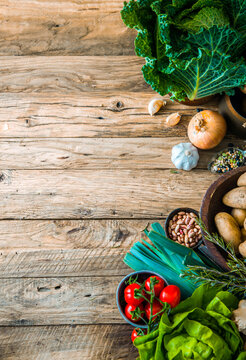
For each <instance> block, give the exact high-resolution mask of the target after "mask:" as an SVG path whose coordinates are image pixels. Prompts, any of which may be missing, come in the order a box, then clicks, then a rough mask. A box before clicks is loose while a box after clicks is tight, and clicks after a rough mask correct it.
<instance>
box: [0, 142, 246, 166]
mask: <svg viewBox="0 0 246 360" xmlns="http://www.w3.org/2000/svg"><path fill="white" fill-rule="evenodd" d="M188 141H189V139H188V138H180V137H170V138H169V139H168V142H167V140H166V138H148V139H146V138H119V139H117V138H102V139H98V138H92V139H90V138H80V139H76V138H68V139H67V138H66V139H57V138H55V139H54V138H53V139H51V138H49V139H40V138H37V139H21V140H12V139H7V140H3V139H0V168H11V169H13V170H14V169H77V170H78V169H91V170H93V169H95V170H98V169H169V168H171V169H174V168H175V166H174V165H173V163H172V161H171V153H172V147H173V146H174V145H177V144H179V143H180V142H188ZM230 141H231V140H229V139H225V140H224V141H223V142H222V143H221V144H220V145H219V146H218V147H217V148H215V149H212V150H210V151H200V160H199V162H198V168H199V169H207V166H208V163H209V162H210V160H211V158H212V156H214V154H215V152H217V151H219V150H221V149H223V148H225V147H226V146H227V144H228V143H229V142H230ZM243 144H244V145H246V141H243V140H241V141H240V140H236V141H234V145H235V146H239V145H243Z"/></svg>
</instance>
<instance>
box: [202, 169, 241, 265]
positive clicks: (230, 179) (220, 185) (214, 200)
mask: <svg viewBox="0 0 246 360" xmlns="http://www.w3.org/2000/svg"><path fill="white" fill-rule="evenodd" d="M244 172H246V166H242V167H239V168H237V169H235V170H231V171H229V172H227V173H225V174H223V175H222V176H220V177H219V178H218V180H216V181H215V182H214V183H213V184H212V185H211V186H210V187H209V188H208V190H207V192H206V194H205V196H204V198H203V201H202V206H201V210H200V215H201V219H202V221H203V222H204V224H205V226H206V228H207V229H208V231H209V233H213V232H217V230H216V227H215V223H214V217H215V215H216V214H217V213H218V212H221V211H225V212H228V213H231V208H229V207H228V206H226V205H224V204H223V203H222V198H223V196H224V195H225V194H226V193H227V192H228V191H230V190H232V189H233V188H235V187H237V180H238V178H239V177H240V176H241V175H242V174H243V173H244ZM203 240H204V242H205V245H206V246H207V248H208V250H209V252H210V254H211V256H212V257H213V258H214V260H215V261H216V263H217V264H219V265H220V266H221V268H222V269H224V270H228V267H227V265H226V259H225V254H223V253H222V252H221V251H220V250H219V249H218V247H217V246H216V245H214V244H213V243H211V242H210V241H207V240H206V239H203Z"/></svg>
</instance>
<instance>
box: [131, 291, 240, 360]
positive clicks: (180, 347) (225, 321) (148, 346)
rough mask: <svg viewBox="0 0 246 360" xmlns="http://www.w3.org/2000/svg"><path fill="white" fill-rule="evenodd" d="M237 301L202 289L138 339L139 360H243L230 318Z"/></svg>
mask: <svg viewBox="0 0 246 360" xmlns="http://www.w3.org/2000/svg"><path fill="white" fill-rule="evenodd" d="M237 306H238V300H237V299H236V297H235V296H234V295H232V294H230V293H229V292H225V291H221V290H220V289H218V288H217V289H215V288H212V289H211V288H210V287H208V286H207V285H202V286H200V287H199V288H198V289H196V290H195V291H194V293H193V294H192V296H191V297H190V298H188V299H186V300H184V301H182V302H181V303H180V304H179V305H178V306H177V307H176V308H174V309H173V310H172V311H171V314H170V315H167V314H166V313H164V314H163V316H162V318H161V321H160V324H159V328H158V329H157V330H156V331H155V332H153V333H151V334H148V335H145V336H142V337H139V338H137V339H136V340H135V341H134V345H135V346H136V347H137V349H138V351H139V360H177V359H180V360H185V359H187V360H188V359H189V360H190V359H199V360H205V359H207V360H234V359H237V360H243V359H245V356H246V352H242V351H243V341H242V338H241V336H240V334H239V332H238V330H237V327H236V326H235V324H234V323H233V321H232V320H231V319H230V318H231V311H232V310H234V309H235V308H236V307H237Z"/></svg>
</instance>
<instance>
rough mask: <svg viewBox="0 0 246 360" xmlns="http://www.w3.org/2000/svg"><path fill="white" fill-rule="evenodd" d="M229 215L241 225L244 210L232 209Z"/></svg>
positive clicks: (245, 216) (245, 213)
mask: <svg viewBox="0 0 246 360" xmlns="http://www.w3.org/2000/svg"><path fill="white" fill-rule="evenodd" d="M231 215H232V216H233V217H234V219H235V220H236V222H237V223H238V225H239V226H240V227H242V226H243V223H244V220H245V218H246V210H243V209H232V212H231Z"/></svg>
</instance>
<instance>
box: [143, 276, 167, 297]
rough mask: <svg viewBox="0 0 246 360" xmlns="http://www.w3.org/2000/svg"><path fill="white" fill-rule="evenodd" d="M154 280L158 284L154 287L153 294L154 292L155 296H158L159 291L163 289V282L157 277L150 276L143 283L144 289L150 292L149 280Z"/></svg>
mask: <svg viewBox="0 0 246 360" xmlns="http://www.w3.org/2000/svg"><path fill="white" fill-rule="evenodd" d="M151 278H152V279H156V280H158V283H157V284H155V285H154V292H155V296H159V295H160V293H161V291H162V290H163V289H164V287H165V281H164V280H163V279H162V278H160V277H159V276H155V275H153V276H150V277H149V278H148V279H147V280H146V281H145V285H144V286H145V289H146V290H148V291H150V279H151Z"/></svg>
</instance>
